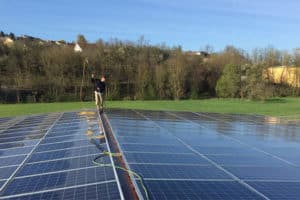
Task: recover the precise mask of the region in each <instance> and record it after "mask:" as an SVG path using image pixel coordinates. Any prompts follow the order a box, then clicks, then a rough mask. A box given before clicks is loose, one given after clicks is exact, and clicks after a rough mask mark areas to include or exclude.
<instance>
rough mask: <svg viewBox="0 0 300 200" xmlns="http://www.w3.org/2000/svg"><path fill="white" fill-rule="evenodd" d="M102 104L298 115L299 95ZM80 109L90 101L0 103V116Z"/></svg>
mask: <svg viewBox="0 0 300 200" xmlns="http://www.w3.org/2000/svg"><path fill="white" fill-rule="evenodd" d="M106 107H107V108H129V109H147V110H170V111H202V112H217V113H241V114H262V115H268V116H288V115H300V98H278V99H270V100H267V101H264V102H261V101H248V100H239V99H205V100H181V101H107V102H106ZM84 108H95V105H94V103H93V102H84V103H82V102H70V103H37V104H0V117H5V116H17V115H28V114H36V113H46V112H60V111H70V110H78V109H84Z"/></svg>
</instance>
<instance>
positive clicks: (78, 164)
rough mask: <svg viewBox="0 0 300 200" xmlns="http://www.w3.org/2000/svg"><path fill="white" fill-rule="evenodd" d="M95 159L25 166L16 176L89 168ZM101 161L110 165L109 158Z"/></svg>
mask: <svg viewBox="0 0 300 200" xmlns="http://www.w3.org/2000/svg"><path fill="white" fill-rule="evenodd" d="M95 157H96V155H94V156H85V157H78V158H71V159H63V160H54V161H48V162H40V163H32V164H26V165H25V166H24V167H23V168H22V169H21V171H20V172H19V173H18V174H17V177H18V176H26V175H32V174H43V173H48V172H55V171H60V170H70V169H76V168H85V167H91V166H94V164H93V163H92V161H93V159H94V158H95ZM101 161H102V162H103V163H110V160H109V157H103V158H102V160H101Z"/></svg>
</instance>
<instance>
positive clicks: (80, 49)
mask: <svg viewBox="0 0 300 200" xmlns="http://www.w3.org/2000/svg"><path fill="white" fill-rule="evenodd" d="M74 51H75V52H82V48H81V47H80V46H79V44H78V43H76V44H75V46H74Z"/></svg>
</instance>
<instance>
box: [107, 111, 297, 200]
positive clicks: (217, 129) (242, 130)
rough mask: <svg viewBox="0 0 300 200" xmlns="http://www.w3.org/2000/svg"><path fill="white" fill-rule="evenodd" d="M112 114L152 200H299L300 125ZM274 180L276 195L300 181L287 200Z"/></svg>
mask: <svg viewBox="0 0 300 200" xmlns="http://www.w3.org/2000/svg"><path fill="white" fill-rule="evenodd" d="M106 114H107V116H108V118H109V120H110V123H111V126H112V129H113V132H114V134H115V137H116V138H117V140H118V142H119V145H120V147H121V150H122V151H123V153H124V157H125V159H126V160H127V161H128V164H129V167H130V168H131V169H132V170H135V171H136V172H137V173H139V174H140V175H142V176H143V178H144V179H145V184H146V187H147V190H148V192H149V194H150V197H151V198H152V199H268V198H269V199H296V197H297V196H298V197H299V192H298V191H299V190H297V188H298V187H299V186H298V185H299V183H298V181H299V182H300V177H299V176H298V175H300V165H299V164H300V163H299V162H298V160H300V159H298V158H300V151H299V149H300V134H299V133H300V126H299V125H296V124H294V125H287V124H276V123H274V119H270V118H267V117H264V116H259V115H228V114H215V113H191V112H164V111H136V110H118V109H112V110H108V111H107V112H106ZM191 153H192V154H191ZM199 159H200V160H199ZM263 181H264V182H263ZM272 181H273V182H276V183H274V190H276V188H279V187H280V185H282V187H283V188H287V187H288V186H289V184H290V185H292V184H293V183H295V184H294V185H292V186H291V187H290V189H286V190H287V191H288V192H289V194H288V195H286V196H284V195H282V194H280V192H279V191H280V189H278V190H277V191H274V193H272V190H273V189H272V184H270V185H268V183H269V182H272ZM289 181H290V182H289ZM137 182H138V180H137ZM287 182H288V183H287ZM137 184H138V185H139V187H140V190H141V191H143V189H142V187H141V184H139V183H137ZM271 193H272V194H271ZM283 193H284V194H285V193H287V192H283Z"/></svg>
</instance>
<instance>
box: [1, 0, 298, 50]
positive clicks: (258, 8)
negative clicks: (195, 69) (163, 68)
mask: <svg viewBox="0 0 300 200" xmlns="http://www.w3.org/2000/svg"><path fill="white" fill-rule="evenodd" d="M0 5H1V12H0V30H3V31H4V32H14V33H15V34H16V35H21V34H27V35H32V36H36V37H41V38H43V39H52V40H60V39H65V40H67V41H74V40H76V36H77V35H78V34H79V33H81V34H84V35H85V37H86V39H87V40H88V41H90V42H94V41H96V40H97V39H99V38H101V39H103V40H106V41H108V40H110V39H112V38H118V39H121V40H131V41H137V40H138V38H139V37H140V36H144V38H145V39H146V41H148V42H149V43H150V44H162V43H164V44H166V45H167V46H175V45H181V46H182V47H183V49H185V50H201V49H202V48H203V47H204V46H205V45H211V46H213V47H214V49H215V50H221V49H223V48H224V47H225V46H226V45H234V46H236V47H239V48H243V49H245V50H247V51H250V50H252V49H254V48H256V47H266V46H268V45H272V46H274V47H276V48H279V49H282V50H291V49H293V48H297V47H300V26H299V25H300V14H299V13H300V1H299V0H260V1H258V0H209V1H207V0H206V1H203V0H185V1H182V0H86V1H76V0H24V1H22V0H0Z"/></svg>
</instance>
